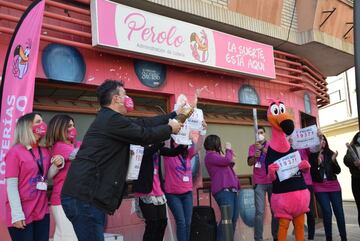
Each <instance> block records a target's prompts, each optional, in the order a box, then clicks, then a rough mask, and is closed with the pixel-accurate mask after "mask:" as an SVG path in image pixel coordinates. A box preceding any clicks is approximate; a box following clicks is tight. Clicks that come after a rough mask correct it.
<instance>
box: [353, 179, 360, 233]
mask: <svg viewBox="0 0 360 241" xmlns="http://www.w3.org/2000/svg"><path fill="white" fill-rule="evenodd" d="M351 189H352V193H353V195H354V199H355V202H356V207H357V210H358V224H359V226H360V177H353V176H352V177H351Z"/></svg>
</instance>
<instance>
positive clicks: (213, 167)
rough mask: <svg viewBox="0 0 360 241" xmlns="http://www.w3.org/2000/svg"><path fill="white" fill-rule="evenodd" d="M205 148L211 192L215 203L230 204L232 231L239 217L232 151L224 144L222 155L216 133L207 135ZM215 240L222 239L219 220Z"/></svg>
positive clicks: (227, 144)
mask: <svg viewBox="0 0 360 241" xmlns="http://www.w3.org/2000/svg"><path fill="white" fill-rule="evenodd" d="M204 148H205V150H206V155H205V165H206V169H207V170H208V173H209V175H210V178H211V193H212V195H213V196H214V198H215V200H216V202H217V204H218V205H219V207H220V206H222V205H230V207H231V212H230V213H232V223H233V232H235V227H236V222H237V219H238V217H239V201H238V198H239V195H238V193H239V190H240V182H239V179H238V178H237V176H236V174H235V171H234V169H233V167H234V165H235V162H234V161H233V157H234V153H233V151H232V150H231V144H230V143H229V142H227V143H226V144H225V156H223V155H222V153H223V151H222V148H221V140H220V137H219V136H217V135H209V136H208V137H206V139H205V142H204ZM217 240H218V241H222V240H223V237H222V232H221V221H220V223H219V226H218V231H217Z"/></svg>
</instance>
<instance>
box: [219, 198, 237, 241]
mask: <svg viewBox="0 0 360 241" xmlns="http://www.w3.org/2000/svg"><path fill="white" fill-rule="evenodd" d="M214 197H215V200H216V202H217V204H218V206H219V208H220V207H221V206H222V205H230V209H231V210H230V213H232V224H233V232H235V228H236V222H237V220H238V217H239V193H238V192H230V191H219V192H217V193H215V195H214ZM216 240H217V241H222V240H223V235H222V228H221V220H220V223H219V225H218V228H217V239H216Z"/></svg>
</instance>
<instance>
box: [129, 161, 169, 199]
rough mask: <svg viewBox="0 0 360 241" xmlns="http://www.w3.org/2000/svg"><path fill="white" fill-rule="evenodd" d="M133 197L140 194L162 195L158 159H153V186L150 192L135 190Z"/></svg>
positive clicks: (140, 195)
mask: <svg viewBox="0 0 360 241" xmlns="http://www.w3.org/2000/svg"><path fill="white" fill-rule="evenodd" d="M134 195H135V197H142V196H156V197H157V196H162V195H164V192H163V191H162V190H161V185H160V178H159V159H155V160H154V178H153V188H152V191H151V193H139V192H136V193H135V194H134Z"/></svg>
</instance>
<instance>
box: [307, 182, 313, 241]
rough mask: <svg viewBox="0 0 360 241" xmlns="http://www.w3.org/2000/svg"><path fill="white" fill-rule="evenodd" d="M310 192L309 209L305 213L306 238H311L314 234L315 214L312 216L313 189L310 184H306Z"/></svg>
mask: <svg viewBox="0 0 360 241" xmlns="http://www.w3.org/2000/svg"><path fill="white" fill-rule="evenodd" d="M307 188H308V190H309V192H310V204H309V208H310V211H309V212H307V213H306V216H307V226H308V239H310V240H313V239H314V235H315V216H314V213H315V211H314V189H313V186H312V185H308V186H307Z"/></svg>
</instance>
